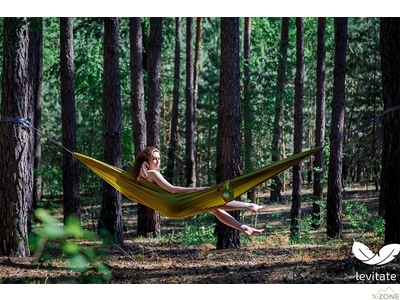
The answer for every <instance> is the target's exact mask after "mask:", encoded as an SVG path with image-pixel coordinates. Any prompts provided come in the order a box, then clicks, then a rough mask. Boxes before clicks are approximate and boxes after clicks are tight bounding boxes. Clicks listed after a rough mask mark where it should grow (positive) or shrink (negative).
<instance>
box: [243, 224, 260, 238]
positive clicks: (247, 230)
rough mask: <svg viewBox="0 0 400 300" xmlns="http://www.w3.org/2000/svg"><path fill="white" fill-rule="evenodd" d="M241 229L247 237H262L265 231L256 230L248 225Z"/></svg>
mask: <svg viewBox="0 0 400 300" xmlns="http://www.w3.org/2000/svg"><path fill="white" fill-rule="evenodd" d="M241 229H242V231H243V233H244V234H245V235H246V236H256V235H260V234H261V233H263V231H264V229H255V228H252V227H250V226H247V225H242V226H241Z"/></svg>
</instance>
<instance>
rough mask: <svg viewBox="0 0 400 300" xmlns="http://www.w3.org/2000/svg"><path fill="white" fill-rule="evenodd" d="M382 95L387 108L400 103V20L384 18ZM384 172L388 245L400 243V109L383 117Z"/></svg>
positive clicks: (384, 201)
mask: <svg viewBox="0 0 400 300" xmlns="http://www.w3.org/2000/svg"><path fill="white" fill-rule="evenodd" d="M380 38H381V64H382V97H383V105H384V110H385V111H386V110H388V109H391V108H394V107H396V106H398V105H400V57H399V52H400V19H399V18H381V32H380ZM382 125H383V141H384V142H383V144H382V175H381V183H380V188H381V190H380V195H379V199H380V203H383V204H384V207H383V208H380V209H382V210H383V211H384V216H385V220H386V223H385V224H386V225H385V244H391V243H396V244H399V243H400V218H399V215H400V111H399V110H394V111H392V112H389V113H386V114H385V115H384V116H383V117H382Z"/></svg>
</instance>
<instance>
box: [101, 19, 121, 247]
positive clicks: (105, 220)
mask: <svg viewBox="0 0 400 300" xmlns="http://www.w3.org/2000/svg"><path fill="white" fill-rule="evenodd" d="M118 60H119V18H105V19H104V106H105V112H104V113H105V119H104V121H105V122H104V123H105V129H104V161H105V162H106V163H108V164H111V165H113V166H116V167H121V152H122V151H121V126H122V116H121V114H122V108H121V89H120V78H119V62H118ZM98 229H99V232H100V234H104V232H103V231H104V230H105V231H106V232H107V233H108V234H110V235H111V236H112V237H113V241H115V242H117V243H119V244H123V241H124V239H123V228H122V195H121V193H120V192H118V191H117V190H116V189H114V188H113V187H112V186H111V185H109V184H108V183H106V182H104V183H103V201H102V205H101V211H100V219H99V224H98Z"/></svg>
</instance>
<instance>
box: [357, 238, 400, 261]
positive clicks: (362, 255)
mask: <svg viewBox="0 0 400 300" xmlns="http://www.w3.org/2000/svg"><path fill="white" fill-rule="evenodd" d="M352 250H353V254H354V256H355V257H357V258H358V259H359V260H361V261H362V262H363V263H365V264H368V265H378V266H381V265H384V264H387V263H389V262H391V261H392V260H393V259H395V258H396V256H397V255H398V254H399V253H400V244H388V245H385V246H383V247H382V248H381V249H379V253H378V254H375V253H374V252H372V251H371V250H370V249H369V248H368V247H367V246H366V245H364V244H363V243H360V242H356V241H354V243H353V249H352Z"/></svg>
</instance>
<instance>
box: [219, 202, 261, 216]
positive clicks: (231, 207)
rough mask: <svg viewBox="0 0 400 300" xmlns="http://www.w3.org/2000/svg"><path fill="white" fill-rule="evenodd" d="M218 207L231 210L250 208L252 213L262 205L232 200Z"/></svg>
mask: <svg viewBox="0 0 400 300" xmlns="http://www.w3.org/2000/svg"><path fill="white" fill-rule="evenodd" d="M219 208H220V209H223V210H226V211H232V210H250V211H252V212H253V213H256V212H258V211H259V210H260V209H261V208H262V206H260V205H257V204H255V203H247V202H243V201H237V200H233V201H230V202H228V203H226V204H225V205H224V206H221V207H219Z"/></svg>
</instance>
